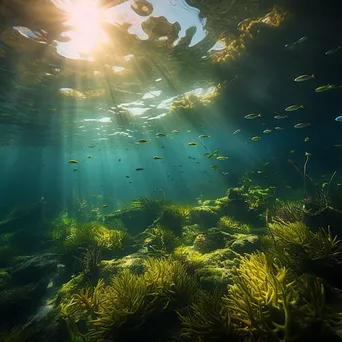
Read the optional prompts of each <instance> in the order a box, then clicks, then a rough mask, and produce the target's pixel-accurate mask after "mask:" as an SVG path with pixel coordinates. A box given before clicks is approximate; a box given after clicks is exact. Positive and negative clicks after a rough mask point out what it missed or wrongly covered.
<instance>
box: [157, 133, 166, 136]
mask: <svg viewBox="0 0 342 342" xmlns="http://www.w3.org/2000/svg"><path fill="white" fill-rule="evenodd" d="M156 136H157V137H167V134H166V133H157V134H156Z"/></svg>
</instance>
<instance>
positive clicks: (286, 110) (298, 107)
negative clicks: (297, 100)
mask: <svg viewBox="0 0 342 342" xmlns="http://www.w3.org/2000/svg"><path fill="white" fill-rule="evenodd" d="M301 108H304V106H303V105H299V104H295V105H291V106H288V107H287V108H285V112H294V111H296V110H298V109H301Z"/></svg>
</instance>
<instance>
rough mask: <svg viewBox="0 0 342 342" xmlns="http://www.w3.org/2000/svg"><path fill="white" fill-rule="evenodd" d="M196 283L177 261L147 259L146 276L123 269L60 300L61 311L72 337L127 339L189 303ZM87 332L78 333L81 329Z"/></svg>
mask: <svg viewBox="0 0 342 342" xmlns="http://www.w3.org/2000/svg"><path fill="white" fill-rule="evenodd" d="M197 290H198V284H197V282H196V281H195V279H194V278H193V277H191V276H190V275H188V274H187V272H186V270H185V268H184V266H183V265H182V264H181V263H180V262H179V261H176V260H173V259H170V258H167V259H164V258H163V259H159V260H157V259H147V260H146V261H145V273H143V274H142V275H135V274H132V273H131V272H130V271H129V270H127V269H125V270H124V271H123V272H122V273H120V274H118V275H117V276H115V277H113V278H112V280H111V281H110V283H109V284H108V285H106V286H104V285H103V282H102V281H101V280H100V281H99V282H98V284H97V285H96V286H95V287H94V286H91V285H90V284H89V285H88V286H87V287H85V288H82V289H80V290H78V292H77V293H75V294H74V296H72V297H71V298H69V299H68V300H66V301H63V302H62V304H61V306H60V309H61V310H62V315H63V317H64V319H65V321H66V323H67V326H68V329H69V332H70V335H71V336H78V337H81V336H83V337H82V338H85V340H87V341H100V340H118V341H119V340H126V339H127V337H128V336H132V335H131V334H133V335H134V334H135V333H136V332H138V331H141V329H143V326H144V325H145V324H147V325H148V324H150V322H152V321H151V320H153V319H156V317H157V316H159V315H161V314H163V313H164V312H173V311H174V310H176V309H181V308H182V307H184V306H186V305H187V304H188V303H189V302H190V301H192V299H193V296H194V295H196V293H197ZM82 326H83V327H85V326H86V327H87V329H86V330H87V331H84V332H83V331H82V332H81V331H80V327H82Z"/></svg>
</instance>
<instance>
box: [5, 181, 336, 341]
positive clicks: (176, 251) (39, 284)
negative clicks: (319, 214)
mask: <svg viewBox="0 0 342 342" xmlns="http://www.w3.org/2000/svg"><path fill="white" fill-rule="evenodd" d="M305 201H307V199H304V202H305ZM315 203H317V202H315ZM319 203H322V202H319ZM334 203H336V202H333V201H332V200H331V201H329V207H331V208H336V210H339V209H338V207H336V206H335V204H334ZM324 205H325V203H324ZM326 207H327V206H326V205H325V206H324V207H323V208H326ZM315 210H319V209H317V208H315ZM312 213H313V212H312V211H311V210H309V209H308V207H307V206H306V205H304V206H303V202H286V201H280V200H279V199H278V198H277V197H276V194H275V191H274V189H273V188H263V187H260V186H255V185H252V184H249V185H244V186H241V187H235V188H230V189H228V190H227V191H226V194H225V196H223V197H220V198H217V199H215V200H202V201H201V202H199V203H197V204H192V205H191V204H177V203H172V202H170V201H166V200H165V198H163V199H161V200H156V199H152V198H139V199H137V200H136V201H133V203H132V204H131V205H130V206H128V207H127V208H123V209H121V210H117V211H115V212H112V213H107V214H105V215H103V216H96V217H97V218H98V220H94V216H92V215H89V216H83V217H82V221H79V220H78V219H77V218H75V217H73V216H72V214H71V215H69V214H68V213H66V212H64V211H63V212H60V213H59V214H58V215H57V216H54V217H53V219H51V222H50V223H49V224H46V226H44V227H45V229H44V230H42V231H41V237H42V240H43V241H42V242H41V244H40V245H39V249H38V250H37V251H35V252H31V253H28V254H25V253H23V252H22V250H21V249H20V248H18V247H17V246H20V244H19V245H16V244H15V243H13V242H15V239H16V238H17V237H18V235H17V234H16V232H17V231H21V228H20V227H19V226H18V222H23V220H24V219H23V217H27V211H23V214H22V215H23V217H20V215H19V214H18V217H16V219H15V220H13V221H12V222H13V225H12V226H11V225H10V224H9V223H6V227H7V228H6V229H5V230H4V231H3V232H2V233H1V234H0V238H1V239H0V241H1V246H0V248H1V251H2V254H3V255H4V256H6V257H7V258H9V257H10V258H9V259H8V261H7V262H6V263H4V264H3V265H2V268H1V269H0V302H1V306H0V308H1V309H0V316H1V318H2V320H1V321H2V322H3V323H2V325H1V326H0V332H1V335H0V337H1V340H2V341H14V342H16V341H26V340H27V341H34V340H37V338H38V340H39V338H40V337H38V336H45V337H44V341H48V342H50V341H52V342H55V341H56V342H57V341H60V338H61V337H62V338H63V341H89V342H92V341H128V340H138V339H140V340H141V339H143V340H149V341H165V342H167V341H180V342H183V341H184V342H185V341H198V342H205V341H223V340H226V339H229V340H232V341H241V342H243V341H276V342H278V341H281V342H290V341H291V342H292V341H306V340H320V341H321V340H329V341H335V340H336V341H338V340H340V338H339V331H340V329H341V327H342V311H341V309H340V308H341V303H342V301H341V300H342V296H341V293H342V292H341V291H342V279H341V277H340V276H339V274H341V272H342V269H341V265H342V255H341V251H342V244H341V242H340V237H339V235H338V234H336V233H335V230H332V229H331V227H330V224H329V221H324V224H323V221H322V225H321V226H320V227H319V229H317V227H316V226H315V225H312V224H310V223H311V221H310V220H308V217H312ZM328 217H330V216H325V218H328ZM85 219H87V220H85ZM21 220H22V221H21ZM5 222H11V221H9V220H6V221H5ZM40 228H41V226H40ZM42 246H44V248H43V247H42ZM23 306H24V307H25V310H23V309H22V308H23ZM49 329H50V331H51V333H48V330H49Z"/></svg>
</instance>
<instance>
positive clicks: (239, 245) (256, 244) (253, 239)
mask: <svg viewBox="0 0 342 342" xmlns="http://www.w3.org/2000/svg"><path fill="white" fill-rule="evenodd" d="M260 247H261V241H260V238H259V237H258V236H257V235H245V236H242V237H239V238H238V239H236V240H235V241H234V242H233V243H232V244H231V246H230V248H231V249H232V250H233V251H234V252H236V253H239V254H244V253H248V254H250V253H253V252H255V251H256V250H257V249H259V248H260Z"/></svg>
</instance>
